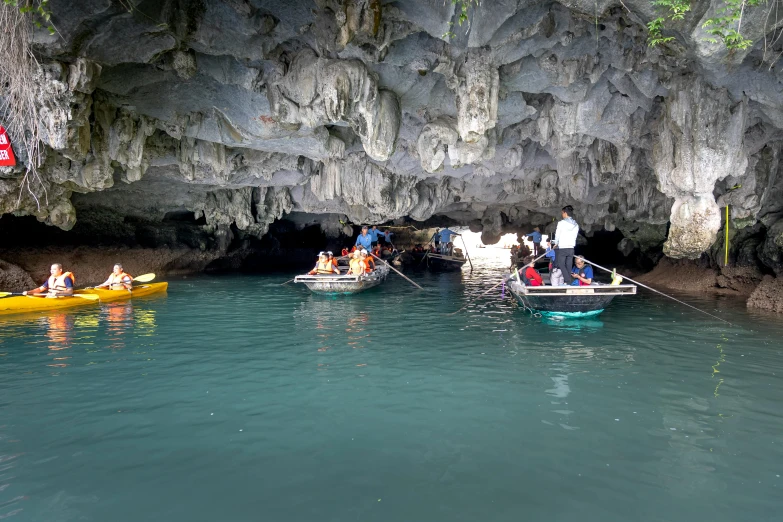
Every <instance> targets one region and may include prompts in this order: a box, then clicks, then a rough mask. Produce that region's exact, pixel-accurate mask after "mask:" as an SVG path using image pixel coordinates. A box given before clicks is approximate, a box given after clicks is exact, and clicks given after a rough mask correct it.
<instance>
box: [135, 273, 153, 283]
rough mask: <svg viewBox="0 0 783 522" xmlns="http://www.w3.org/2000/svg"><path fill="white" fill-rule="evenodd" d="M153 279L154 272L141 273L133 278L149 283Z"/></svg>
mask: <svg viewBox="0 0 783 522" xmlns="http://www.w3.org/2000/svg"><path fill="white" fill-rule="evenodd" d="M153 279H155V274H141V275H140V276H138V277H134V278H133V280H134V281H138V282H139V283H149V282H150V281H152V280H153Z"/></svg>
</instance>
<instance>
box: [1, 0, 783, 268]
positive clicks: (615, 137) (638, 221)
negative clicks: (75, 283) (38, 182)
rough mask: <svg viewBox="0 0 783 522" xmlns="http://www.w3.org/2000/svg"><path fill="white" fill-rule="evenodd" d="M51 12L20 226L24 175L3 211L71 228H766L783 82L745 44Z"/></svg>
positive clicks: (692, 234)
mask: <svg viewBox="0 0 783 522" xmlns="http://www.w3.org/2000/svg"><path fill="white" fill-rule="evenodd" d="M51 4H52V12H53V21H54V23H55V25H57V27H58V29H59V30H60V35H61V38H48V37H42V38H40V42H39V45H38V47H37V51H38V52H39V54H40V56H41V61H42V63H44V64H45V66H47V67H50V69H51V68H52V67H53V69H52V70H54V71H55V73H51V72H50V73H49V74H42V76H41V78H42V87H41V89H40V92H39V96H40V99H41V103H42V104H44V105H47V106H48V107H52V108H53V110H51V111H49V112H48V113H46V114H45V119H44V121H42V122H41V124H42V125H44V126H45V127H46V129H48V132H47V133H46V136H47V137H48V145H49V147H48V149H47V153H48V156H49V157H48V159H47V162H46V164H45V165H44V168H42V173H43V183H44V185H45V188H46V189H47V194H48V195H49V196H51V197H49V201H48V203H47V204H45V205H42V206H41V205H39V203H38V202H36V201H34V199H33V198H30V197H22V200H21V207H17V206H16V203H17V199H16V198H15V197H14V196H15V195H16V194H18V193H19V190H18V189H19V188H20V183H21V181H20V180H21V177H22V175H23V173H22V171H21V170H19V169H17V171H16V172H8V173H6V174H4V175H3V178H2V179H0V212H17V213H30V214H34V215H36V216H38V217H39V219H42V220H46V221H47V222H48V223H51V224H53V225H56V226H60V227H62V228H68V227H70V226H72V225H73V222H74V220H75V219H78V217H79V216H78V213H77V212H76V209H75V208H74V206H73V204H72V202H71V201H72V198H73V199H74V200H76V201H77V202H78V205H77V206H85V205H88V206H100V205H107V206H109V205H110V206H111V207H112V208H113V209H114V210H115V211H116V212H118V213H126V214H128V215H136V214H145V215H154V216H163V215H165V214H166V213H167V212H170V211H174V210H176V211H183V210H187V211H191V212H194V213H199V214H200V215H201V216H203V217H205V218H206V221H207V225H205V226H206V227H207V228H209V229H210V230H218V229H224V228H226V227H228V226H236V227H237V228H239V229H241V230H245V231H248V232H249V233H252V234H259V235H260V234H263V233H265V232H266V230H267V228H268V224H269V223H271V221H272V220H274V219H276V218H279V217H281V216H284V215H285V214H286V213H287V212H302V213H312V214H329V215H339V216H344V217H345V218H347V219H349V220H351V221H356V222H367V221H370V222H382V221H387V220H391V219H398V218H402V217H410V218H413V219H416V220H426V219H428V218H430V217H431V216H433V215H436V214H443V215H446V216H453V217H456V218H458V219H460V220H462V221H464V222H465V223H466V224H467V223H469V222H470V223H473V224H475V223H479V224H480V226H481V227H485V228H486V229H487V231H488V233H489V234H490V235H496V234H498V233H499V232H500V230H499V228H503V227H506V228H508V227H514V226H518V227H521V226H525V225H527V224H530V223H534V222H537V221H536V220H539V221H540V220H541V218H542V217H545V218H547V220H546V221H549V219H551V217H552V216H557V210H558V209H559V208H560V207H561V206H563V205H565V204H571V205H573V206H574V207H575V208H576V211H577V217H578V219H579V221H580V224H582V226H583V228H585V229H586V230H588V231H589V230H595V229H597V228H606V229H609V230H612V229H614V228H617V227H619V228H620V229H622V230H623V231H624V232H627V233H628V234H629V237H631V235H632V234H633V230H638V229H640V227H642V228H643V227H644V226H652V227H656V229H660V228H661V227H663V228H664V229H665V228H666V227H667V226H668V225H667V224H668V223H671V226H670V231H669V237H668V241H667V245H666V251H667V253H668V254H669V255H671V256H673V257H694V256H698V255H699V254H701V252H703V251H705V250H708V249H709V248H710V246H711V245H712V244H713V243H714V242H715V239H716V233H717V231H718V228H720V227H721V220H720V216H719V215H718V213H717V209H718V206H719V205H720V204H721V203H728V202H729V201H730V202H731V203H730V204H731V213H732V216H736V217H737V218H741V219H743V220H746V221H747V222H748V223H750V224H752V223H754V222H755V220H756V219H762V217H763V219H764V220H765V221H766V222H765V226H768V227H771V226H773V225H774V224H775V223H776V222H777V217H776V216H777V215H778V214H777V213H776V212H775V210H774V208H773V207H774V205H775V204H776V203H775V198H774V197H771V198H770V197H769V194H772V195H774V194H779V192H780V187H779V186H778V185H779V184H780V182H779V180H778V177H777V176H776V175H774V173H775V172H776V165H773V162H772V161H770V159H769V158H770V157H777V155H778V154H779V152H780V147H781V128H783V117H780V114H783V94H781V93H782V92H783V90H781V89H780V85H781V84H780V79H779V77H778V75H779V73H778V72H777V71H776V70H771V71H767V72H761V71H760V70H759V69H758V68H757V67H755V68H754V67H753V66H752V64H753V63H754V62H753V60H755V59H758V55H759V53H760V52H761V51H760V50H759V45H757V46H756V48H755V49H751V50H750V51H748V52H747V53H744V56H742V57H739V56H731V57H730V59H731V60H734V62H735V63H732V64H730V65H731V67H727V66H725V64H726V60H727V57H726V56H725V55H724V53H722V51H721V50H720V49H712V50H710V48H709V46H706V47H705V46H704V45H702V44H700V43H698V42H699V39H698V38H699V37H698V34H697V33H698V31H696V30H695V29H694V30H693V31H682V30H680V33H682V34H685V35H686V36H685V37H684V38H683V46H684V47H681V48H680V49H679V50H678V49H677V48H665V47H664V48H660V47H659V48H655V49H652V48H649V47H648V46H647V45H646V37H647V35H646V32H645V30H644V28H643V25H642V24H643V22H644V21H646V20H649V19H650V18H651V17H652V16H653V14H654V12H653V11H652V9H651V6H650V5H649V3H647V2H642V1H639V0H634V1H629V2H625V4H624V5H625V8H623V7H622V6H619V5H615V4H614V3H613V2H602V3H599V5H598V6H596V5H595V2H579V1H576V2H561V3H558V2H530V3H525V4H518V3H517V2H504V1H498V2H485V3H482V5H481V6H479V7H477V8H476V7H471V8H470V12H469V22H468V23H467V24H466V25H465V26H464V27H460V26H459V25H458V24H454V22H455V21H456V17H455V13H454V6H453V5H451V4H450V3H449V2H443V3H441V2H432V3H427V2H418V1H415V0H410V1H399V2H395V3H383V2H379V1H377V0H349V1H347V2H336V1H330V0H317V1H313V2H302V1H290V2H277V1H275V2H268V1H265V2H260V1H251V2H217V1H209V0H199V1H191V2H167V1H164V2H159V3H157V2H132V3H131V4H132V5H133V9H132V10H131V11H130V12H128V11H127V10H123V9H122V8H120V7H118V6H113V7H112V6H108V5H107V4H106V3H105V2H98V1H92V2H87V3H86V4H85V5H84V8H83V9H81V10H68V9H66V8H65V4H66V3H65V2H63V1H55V0H53V1H52V2H51ZM153 4H155V6H154V7H153ZM430 4H432V5H430ZM490 4H491V5H490ZM588 4H589V5H588ZM701 4H703V5H701ZM699 5H700V6H701V7H702V9H701V10H700V11H699V12H702V13H704V12H706V11H707V10H708V8H711V7H710V6H711V4H710V3H709V2H702V3H700V4H699ZM177 7H179V9H177ZM694 11H698V10H697V9H694ZM698 22H699V20H694V21H693V23H691V26H692V27H696V25H697V24H698ZM450 24H451V25H450ZM753 31H756V32H758V28H757V27H756V26H754V27H753ZM448 32H451V33H452V34H451V35H450V36H445V34H446V33H448ZM754 34H755V33H754ZM123 38H124V39H125V40H123ZM761 38H763V34H761V35H759V36H758V39H761ZM128 41H131V42H133V44H134V45H127V42H128ZM721 60H722V62H721ZM719 62H720V63H723V64H724V67H719V66H717V65H716V64H717V63H719ZM58 67H59V69H58ZM724 180H734V181H735V183H734V185H737V184H740V185H742V186H743V187H748V188H745V189H742V190H743V191H744V192H742V194H744V197H740V193H739V192H735V193H734V195H732V196H729V194H728V192H725V193H723V192H722V191H723V190H727V189H728V185H727V184H726V183H724ZM751 180H752V181H751ZM74 193H77V194H78V195H77V196H73V194H74ZM765 193H766V194H768V196H767V197H763V194H765ZM128 194H135V196H134V197H126V196H127V195H128ZM142 194H147V196H145V197H142V196H141V195H142ZM140 201H143V202H144V203H143V204H140V203H139V202H140ZM656 237H658V236H656ZM773 243H774V242H773Z"/></svg>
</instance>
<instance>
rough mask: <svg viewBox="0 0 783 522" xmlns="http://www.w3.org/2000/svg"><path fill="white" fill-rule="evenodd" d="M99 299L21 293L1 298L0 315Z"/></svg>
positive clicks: (89, 303)
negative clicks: (35, 295) (37, 295)
mask: <svg viewBox="0 0 783 522" xmlns="http://www.w3.org/2000/svg"><path fill="white" fill-rule="evenodd" d="M98 301H99V300H98V299H96V300H94V301H91V300H89V299H82V298H81V297H67V296H62V297H34V296H30V295H21V296H16V297H4V298H2V299H0V315H7V314H21V313H29V312H42V311H46V310H60V309H63V308H73V307H75V306H88V305H95V304H96V303H98Z"/></svg>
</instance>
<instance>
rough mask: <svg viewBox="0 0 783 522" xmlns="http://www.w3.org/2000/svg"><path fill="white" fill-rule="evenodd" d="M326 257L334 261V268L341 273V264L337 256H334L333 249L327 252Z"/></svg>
mask: <svg viewBox="0 0 783 522" xmlns="http://www.w3.org/2000/svg"><path fill="white" fill-rule="evenodd" d="M326 257H327V258H328V259H329V262H330V263H332V266H334V269H335V270H337V273H338V274H339V273H340V267H339V265H338V263H337V258H336V257H334V254H333V253H332V251H331V250H330V251H329V252H327V253H326Z"/></svg>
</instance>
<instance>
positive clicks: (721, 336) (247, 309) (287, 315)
mask: <svg viewBox="0 0 783 522" xmlns="http://www.w3.org/2000/svg"><path fill="white" fill-rule="evenodd" d="M487 250H490V249H487ZM489 254H490V253H487V255H489ZM506 255H507V254H506V253H503V254H502V256H501V257H500V258H498V259H494V258H491V257H488V258H486V259H483V260H482V259H478V260H476V264H477V267H476V269H475V270H474V271H473V272H472V274H471V272H470V271H469V270H467V267H466V269H465V271H464V272H463V273H462V274H440V275H437V274H436V275H433V274H427V273H422V274H410V273H409V274H408V275H411V276H412V277H414V278H415V280H416V281H417V282H419V283H421V284H422V285H423V286H425V287H426V288H427V289H426V291H415V290H414V289H412V287H411V286H410V285H409V284H408V283H406V282H405V281H403V280H402V279H400V278H399V277H396V276H394V275H392V276H391V278H390V279H389V281H388V282H387V283H386V284H384V285H383V286H381V287H380V288H379V289H374V290H370V291H368V292H366V293H364V294H358V295H355V296H340V297H332V298H328V297H327V298H325V297H319V296H314V295H312V294H310V293H309V292H308V291H307V290H306V289H305V288H304V287H301V286H300V285H286V286H280V285H279V283H282V282H283V281H285V280H286V279H289V277H286V276H285V275H279V276H278V275H274V276H271V275H270V276H236V277H199V278H192V279H184V280H175V281H172V282H171V286H170V288H169V292H168V295H167V296H164V297H160V298H148V299H139V300H137V301H135V302H133V303H127V304H119V305H102V306H95V307H92V308H91V307H86V308H82V309H81V310H74V311H71V312H67V313H53V314H44V315H37V316H33V317H20V318H13V317H5V318H0V329H1V331H0V519H4V520H5V519H7V520H9V521H11V522H21V521H113V522H125V521H134V522H136V521H139V520H154V521H174V522H181V521H182V522H184V521H188V522H193V521H257V520H264V521H266V520H269V521H319V522H323V521H349V520H356V521H395V522H396V521H400V522H402V521H406V522H407V521H428V522H433V521H436V522H439V521H476V520H481V521H484V520H488V521H515V522H516V521H519V520H534V521H535V520H546V521H572V520H580V521H601V522H607V521H628V520H634V521H695V520H710V521H738V520H753V521H767V520H770V521H771V520H780V519H781V514H780V507H781V504H780V501H781V498H783V478H782V477H781V476H782V475H783V437H781V433H783V408H781V406H780V404H781V402H780V401H781V398H782V397H783V380H781V375H783V346H782V344H783V343H781V342H780V339H781V336H782V335H783V326H782V324H783V321H781V317H780V316H774V315H764V314H751V313H749V312H747V311H746V310H745V309H744V307H742V306H741V304H740V305H738V304H736V303H733V302H731V301H729V300H717V299H714V298H709V299H707V298H705V299H696V300H694V299H693V298H691V299H690V302H692V303H694V304H696V305H697V306H701V307H705V308H706V309H708V310H709V311H710V312H711V313H716V314H718V315H720V316H721V317H724V318H727V319H728V320H730V321H732V322H735V323H736V324H737V326H735V327H729V326H727V325H725V324H722V323H720V322H719V321H716V320H714V319H711V318H709V317H707V316H700V315H699V314H697V313H696V312H693V311H692V310H689V309H687V308H684V307H681V306H679V305H677V304H675V303H671V302H669V301H666V300H664V299H663V298H660V297H658V296H654V295H652V296H651V295H650V294H647V293H643V294H641V295H639V296H636V297H630V298H627V299H619V298H618V299H616V300H615V302H614V303H613V304H612V305H611V306H610V307H609V308H608V309H607V310H606V311H605V312H604V313H603V314H601V315H600V316H597V317H596V318H591V319H584V320H561V319H554V318H534V317H530V315H529V314H525V313H524V312H523V311H522V310H521V309H520V308H519V307H518V306H517V305H516V304H515V303H514V302H513V300H512V299H511V297H510V296H508V295H506V296H505V299H504V300H501V299H500V288H498V289H497V291H496V292H492V293H491V294H489V295H487V296H485V297H483V298H481V299H479V300H478V301H476V302H475V303H474V304H473V305H472V306H471V307H469V308H468V309H467V310H466V311H464V312H461V313H459V314H457V315H452V316H448V315H445V314H446V313H447V312H452V311H455V310H457V309H458V308H460V307H461V306H463V305H464V304H466V303H467V302H470V301H469V299H470V298H472V297H475V296H476V295H478V294H480V293H481V292H483V291H484V290H485V289H486V288H488V287H489V286H491V285H492V284H494V283H495V282H496V281H497V275H498V273H499V268H498V267H499V266H502V265H504V264H505V262H506Z"/></svg>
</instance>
